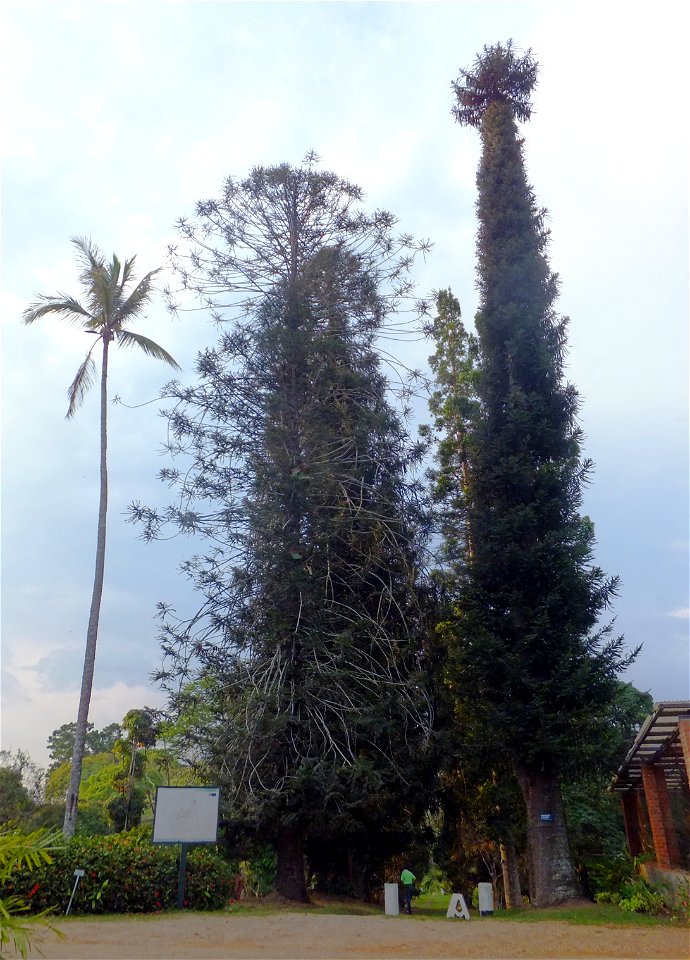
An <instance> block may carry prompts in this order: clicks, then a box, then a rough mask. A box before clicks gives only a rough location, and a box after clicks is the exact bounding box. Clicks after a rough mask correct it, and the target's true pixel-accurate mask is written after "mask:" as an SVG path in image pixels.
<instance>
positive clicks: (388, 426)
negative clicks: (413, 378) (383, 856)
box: [132, 157, 432, 900]
mask: <svg viewBox="0 0 690 960" xmlns="http://www.w3.org/2000/svg"><path fill="white" fill-rule="evenodd" d="M360 200H361V192H360V190H359V189H358V188H356V187H353V186H352V185H351V184H349V183H347V182H346V181H344V180H342V179H340V178H338V177H336V176H335V175H334V174H331V173H325V172H321V171H318V170H317V169H315V165H314V158H313V157H310V158H308V160H307V162H306V164H305V165H303V166H301V167H297V168H294V167H291V166H288V165H285V164H284V165H281V166H277V167H268V168H264V167H260V168H255V169H254V170H253V171H252V172H251V174H250V176H249V177H247V178H246V179H244V180H242V181H236V180H233V179H230V180H228V181H227V182H226V185H225V189H224V192H223V195H222V196H221V197H220V199H218V200H210V201H207V202H203V203H200V204H199V205H198V207H197V217H196V219H195V221H194V222H189V221H182V222H181V223H180V229H181V232H182V234H183V237H184V238H185V240H186V241H187V243H186V245H185V247H184V249H183V251H180V250H178V249H175V250H173V251H172V253H173V262H174V264H175V266H176V268H177V272H178V275H179V276H180V277H181V278H182V281H183V285H184V287H186V288H187V289H188V290H193V291H195V292H196V293H197V295H198V296H199V298H200V300H201V303H202V304H203V305H204V306H206V307H207V308H210V309H211V310H212V312H213V314H214V315H215V317H216V319H217V320H218V321H219V323H221V324H224V325H225V329H224V330H223V332H222V335H221V338H220V341H219V343H218V345H217V347H216V348H215V349H210V350H206V351H205V352H204V353H203V354H201V355H200V357H199V359H198V362H197V371H198V375H199V380H198V383H197V384H196V385H195V386H191V387H183V386H180V385H171V386H169V387H168V388H166V392H168V393H169V392H172V393H173V395H175V396H176V397H177V404H176V406H174V407H173V409H171V410H169V411H168V412H167V414H166V416H167V419H168V425H169V427H168V428H169V434H170V438H171V439H170V449H171V452H172V453H173V454H175V455H176V456H177V457H178V458H179V459H181V460H182V461H183V466H182V467H181V468H180V469H178V468H176V467H174V468H169V469H166V470H164V471H163V472H162V478H163V479H164V480H165V481H167V482H168V483H169V484H170V485H171V486H172V487H173V488H174V489H176V490H177V493H178V497H179V499H178V502H177V504H176V506H174V507H171V508H169V509H168V510H167V511H165V512H163V513H158V512H157V511H155V510H153V509H150V508H146V507H143V506H141V505H138V504H135V505H134V506H133V509H132V519H134V520H139V521H141V522H143V523H144V524H145V527H144V530H145V534H144V535H145V536H147V537H155V536H157V535H158V534H159V533H160V532H161V529H162V528H163V527H164V526H165V525H166V524H170V525H172V526H173V527H174V526H175V525H176V526H177V527H178V528H179V530H180V531H182V532H191V533H195V534H197V535H199V536H200V537H202V538H203V539H204V540H205V541H206V542H207V543H208V544H209V550H208V551H207V552H206V553H205V554H204V555H202V556H198V557H196V558H194V559H193V560H192V561H190V562H189V563H188V565H187V568H186V569H187V573H188V575H189V576H190V578H191V579H192V581H193V583H194V585H195V586H196V588H197V589H198V590H199V591H200V592H201V594H202V595H203V597H204V603H203V605H202V607H201V609H200V610H199V611H198V612H197V613H196V614H195V615H194V616H193V617H191V618H190V619H189V620H176V618H175V617H174V616H173V615H172V613H171V611H167V610H164V611H163V619H164V626H163V651H164V654H165V662H164V669H163V671H162V674H161V679H162V681H163V683H164V685H165V686H166V687H167V689H168V690H169V691H170V696H171V705H172V708H173V710H174V711H177V712H179V713H181V714H183V715H184V714H185V713H186V714H187V716H188V717H192V718H193V717H194V715H198V714H199V711H198V709H197V708H196V706H195V703H196V702H198V701H199V700H204V701H205V703H206V709H205V710H204V711H203V716H204V718H205V719H204V721H203V723H201V724H199V725H195V724H194V722H193V720H192V722H191V724H189V723H188V724H187V730H188V733H189V734H190V736H191V738H192V740H193V742H194V746H195V748H196V751H197V755H198V756H200V757H201V758H202V759H203V760H204V761H205V762H206V763H207V765H208V769H209V770H210V771H212V775H213V776H214V777H217V778H218V779H219V781H220V783H221V786H222V787H223V796H224V812H225V815H226V816H227V817H228V818H229V819H231V820H234V821H235V822H237V823H241V824H243V825H244V826H245V827H246V828H250V829H252V830H254V831H255V832H256V833H257V834H259V835H263V836H264V837H266V838H269V839H270V840H271V841H272V842H273V843H274V844H275V849H276V851H277V858H278V863H277V889H278V891H279V892H280V893H281V894H283V895H284V896H287V897H289V898H291V899H300V900H303V899H306V897H307V893H306V889H305V880H304V856H303V851H304V843H305V840H306V839H307V838H308V837H313V836H314V835H315V834H318V833H319V832H321V833H322V834H323V833H327V832H330V833H331V835H332V833H333V832H335V831H337V832H338V833H340V835H341V836H342V838H343V844H344V845H347V844H348V843H349V842H350V841H351V842H352V854H353V856H354V855H356V854H357V853H358V852H359V853H360V854H361V853H362V851H363V850H366V842H364V843H363V842H362V837H366V832H367V830H372V829H381V830H384V829H385V826H386V819H387V818H393V817H394V816H395V815H396V814H400V812H401V808H402V807H405V808H406V813H411V810H412V807H413V806H415V804H417V805H418V806H421V807H423V803H422V802H421V800H422V779H423V770H422V767H423V763H424V760H425V757H426V754H427V752H428V751H427V747H428V742H429V731H430V726H431V722H432V706H431V700H430V697H429V694H428V692H427V689H426V688H425V683H424V676H423V670H422V654H421V651H422V642H423V636H424V630H425V629H426V624H425V618H424V611H423V608H422V605H421V604H420V601H419V597H418V594H417V589H416V588H417V585H418V581H419V574H420V565H421V546H422V538H423V527H424V512H423V510H422V509H421V507H420V501H419V490H418V488H417V487H416V485H415V483H414V481H413V478H412V471H413V470H414V468H415V465H416V463H417V461H418V459H419V456H420V454H421V449H420V448H419V447H418V446H415V445H412V444H411V443H410V441H409V438H408V436H407V434H406V431H405V428H404V424H403V421H402V419H401V417H400V415H399V414H398V413H397V412H396V410H395V409H394V408H393V406H392V405H391V402H390V400H389V398H388V397H389V390H390V387H389V383H388V381H387V378H386V376H385V375H384V372H383V370H382V368H381V363H380V360H379V356H378V354H377V350H376V343H375V342H376V339H377V337H379V336H381V335H384V334H385V331H386V329H387V328H388V327H389V326H390V321H391V315H392V314H393V313H394V312H395V311H396V309H397V308H398V306H399V305H400V303H401V301H402V300H403V299H404V298H407V297H408V296H409V292H410V288H409V281H408V279H407V276H406V274H407V268H408V266H409V263H410V261H411V257H412V256H413V254H414V252H415V247H414V245H413V243H412V240H411V238H409V237H396V236H395V235H394V233H393V230H394V226H395V220H394V219H393V217H391V215H390V214H388V213H385V212H382V211H378V212H376V213H374V214H373V215H369V214H367V213H365V212H364V211H363V210H362V208H361V204H360ZM209 718H211V719H209ZM363 868H364V865H363Z"/></svg>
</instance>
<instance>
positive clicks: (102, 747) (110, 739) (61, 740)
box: [48, 723, 122, 773]
mask: <svg viewBox="0 0 690 960" xmlns="http://www.w3.org/2000/svg"><path fill="white" fill-rule="evenodd" d="M76 730H77V725H76V723H63V724H62V726H61V727H58V728H57V730H53V732H52V733H51V735H50V736H49V737H48V754H49V756H50V759H51V764H50V767H49V768H48V772H49V773H50V772H51V771H52V770H55V769H56V768H57V767H59V766H60V765H61V764H63V763H68V762H69V761H71V759H72V752H73V751H74V741H75V738H76ZM121 733H122V730H121V727H120V724H119V723H109V724H108V725H107V726H105V727H103V729H102V730H96V729H95V727H94V725H93V724H92V723H89V724H87V727H86V741H85V745H84V756H88V755H89V754H95V753H107V752H108V751H109V750H112V749H113V746H114V745H115V741H116V740H117V739H118V737H119V736H120V735H121Z"/></svg>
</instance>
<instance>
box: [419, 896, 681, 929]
mask: <svg viewBox="0 0 690 960" xmlns="http://www.w3.org/2000/svg"><path fill="white" fill-rule="evenodd" d="M449 899H450V896H449V894H440V893H434V894H427V895H425V896H421V897H418V898H416V899H415V900H413V901H412V909H413V917H414V916H416V917H419V918H420V919H432V918H434V919H435V918H437V917H438V916H439V915H440V916H442V917H444V918H445V914H446V910H447V909H448V902H449ZM470 917H471V918H472V919H473V920H474V919H477V920H479V921H480V923H490V922H492V921H495V920H498V921H506V920H507V921H513V922H518V923H538V922H539V921H541V920H560V921H562V922H564V923H575V924H581V925H583V926H599V927H602V926H619V927H654V926H677V925H678V924H677V922H674V921H672V920H670V919H669V918H668V917H653V916H651V915H650V914H647V913H628V912H627V911H625V910H621V908H620V907H618V906H616V905H615V904H613V903H583V904H578V905H576V906H564V907H545V908H542V909H539V908H536V907H525V908H524V909H522V910H496V911H495V913H493V914H492V915H491V916H490V917H480V916H479V912H478V911H477V910H473V909H472V908H470ZM454 922H455V921H454ZM457 922H458V923H462V922H463V921H460V920H458V921H457Z"/></svg>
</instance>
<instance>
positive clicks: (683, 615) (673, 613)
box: [666, 607, 690, 620]
mask: <svg viewBox="0 0 690 960" xmlns="http://www.w3.org/2000/svg"><path fill="white" fill-rule="evenodd" d="M666 616H667V617H674V618H675V619H676V620H688V619H690V609H689V608H688V607H679V608H678V609H677V610H670V611H669V612H668V613H667V614H666Z"/></svg>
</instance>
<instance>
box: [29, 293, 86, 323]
mask: <svg viewBox="0 0 690 960" xmlns="http://www.w3.org/2000/svg"><path fill="white" fill-rule="evenodd" d="M49 313H57V314H58V315H60V316H61V317H62V318H63V320H67V321H68V322H69V323H74V324H79V323H84V319H83V318H84V317H85V318H86V320H88V321H91V320H92V319H93V318H92V317H91V314H90V313H89V311H88V310H87V309H86V307H83V306H82V305H81V304H80V303H79V301H78V300H75V299H74V297H70V296H69V294H66V293H58V294H56V296H55V297H49V296H40V297H39V298H38V300H36V302H35V303H32V304H29V306H28V307H27V308H26V310H24V311H23V312H22V320H23V321H24V323H27V324H28V323H33V322H34V321H35V320H39V319H40V318H41V317H45V316H46V315H47V314H49Z"/></svg>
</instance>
